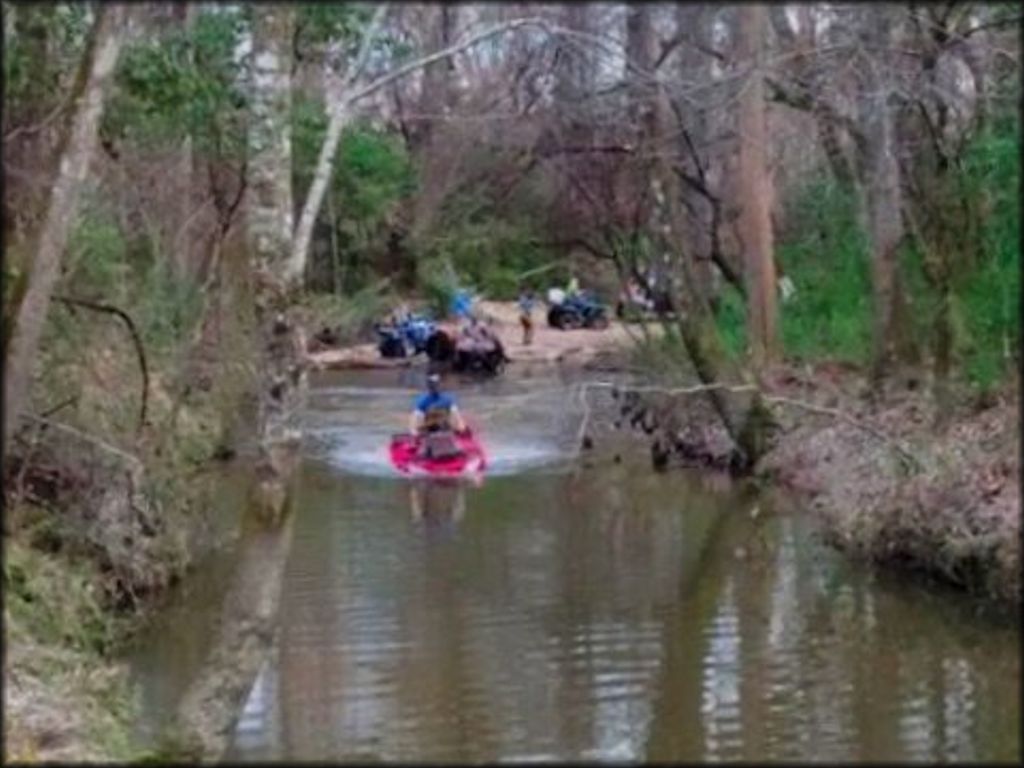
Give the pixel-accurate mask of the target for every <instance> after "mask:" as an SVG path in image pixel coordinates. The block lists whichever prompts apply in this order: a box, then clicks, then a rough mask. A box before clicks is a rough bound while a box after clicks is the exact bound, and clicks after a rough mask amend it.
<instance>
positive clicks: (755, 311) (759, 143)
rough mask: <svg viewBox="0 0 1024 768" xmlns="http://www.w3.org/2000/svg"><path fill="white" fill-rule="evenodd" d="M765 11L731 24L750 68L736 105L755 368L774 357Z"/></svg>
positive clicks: (747, 11)
mask: <svg viewBox="0 0 1024 768" xmlns="http://www.w3.org/2000/svg"><path fill="white" fill-rule="evenodd" d="M766 15H767V11H766V9H765V8H764V6H762V5H756V4H751V5H745V6H743V7H742V8H741V9H740V12H739V21H738V24H737V31H738V33H739V34H738V36H737V49H738V50H737V54H738V56H739V57H740V58H741V59H742V60H743V61H744V62H745V63H747V64H748V65H749V66H750V74H749V78H748V80H747V82H746V83H745V84H744V85H743V90H742V92H741V95H740V103H739V133H740V146H739V155H740V156H739V189H738V191H739V196H740V220H739V231H740V239H741V241H742V246H743V252H744V273H745V276H746V282H747V338H748V343H749V345H750V349H751V354H752V357H753V363H754V365H755V367H761V366H762V365H764V364H766V363H770V362H772V361H773V360H774V359H775V357H776V356H777V353H778V332H777V329H776V301H775V256H774V249H773V238H772V220H771V197H772V190H771V177H770V175H769V171H768V168H767V157H766V155H767V151H766V145H767V140H768V135H767V131H766V130H765V104H764V81H763V71H762V67H763V63H764V62H763V59H764V33H765V17H766Z"/></svg>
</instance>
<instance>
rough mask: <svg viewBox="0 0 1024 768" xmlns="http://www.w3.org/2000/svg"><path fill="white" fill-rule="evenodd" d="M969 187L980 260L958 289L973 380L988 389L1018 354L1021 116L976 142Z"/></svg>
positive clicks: (967, 365)
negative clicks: (977, 211)
mask: <svg viewBox="0 0 1024 768" xmlns="http://www.w3.org/2000/svg"><path fill="white" fill-rule="evenodd" d="M965 177H966V178H965V188H966V190H967V191H968V194H971V195H973V196H975V197H976V199H978V200H980V201H981V208H982V211H983V220H982V226H981V262H980V264H978V265H977V267H976V268H975V269H973V270H971V272H970V273H969V274H968V275H966V276H965V277H964V278H963V279H962V280H961V281H959V283H958V285H957V291H956V292H957V297H958V299H959V301H960V304H961V313H960V315H961V318H962V326H963V332H964V337H965V339H964V345H963V349H962V355H963V358H964V359H963V364H964V368H965V372H966V373H967V376H968V377H969V379H970V380H971V381H972V382H974V383H975V384H977V385H978V386H981V387H988V386H991V385H992V384H994V383H995V382H996V381H997V380H998V379H999V378H1001V377H1002V376H1003V375H1004V374H1005V373H1006V372H1007V371H1008V370H1009V369H1011V368H1015V367H1016V365H1017V361H1018V360H1019V350H1020V293H1021V284H1020V242H1021V240H1020V129H1019V116H1018V115H1016V113H1014V115H1013V116H1012V118H1011V119H1006V120H1002V121H996V122H995V123H994V124H993V126H992V129H991V130H990V131H989V132H988V133H986V134H985V135H983V136H980V137H979V138H978V139H977V140H975V141H974V142H973V144H972V145H971V147H970V148H969V150H968V152H967V157H966V163H965Z"/></svg>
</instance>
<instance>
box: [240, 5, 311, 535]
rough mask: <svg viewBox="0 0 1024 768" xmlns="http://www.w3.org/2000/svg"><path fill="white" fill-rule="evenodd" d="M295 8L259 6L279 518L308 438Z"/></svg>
mask: <svg viewBox="0 0 1024 768" xmlns="http://www.w3.org/2000/svg"><path fill="white" fill-rule="evenodd" d="M294 14H295V9H294V7H293V6H291V5H287V4H281V5H266V6H259V7H257V8H254V13H253V28H252V53H253V57H252V58H253V72H252V84H251V94H250V97H251V98H250V114H249V136H248V144H249V199H248V207H247V216H248V222H247V224H248V237H249V250H250V253H251V255H252V259H253V262H254V273H255V275H256V285H255V292H256V293H255V302H256V313H257V318H258V322H259V327H260V338H261V344H262V351H261V355H262V357H261V361H260V364H261V369H262V370H261V381H260V393H259V439H260V460H259V463H258V467H257V476H258V486H257V491H258V493H257V496H256V498H255V499H254V501H255V503H256V504H257V506H258V508H259V509H260V510H261V511H262V512H263V513H264V515H265V516H266V517H268V518H270V519H272V520H276V519H278V518H279V517H280V516H281V515H282V513H283V512H284V511H285V507H286V504H287V502H288V496H289V489H290V481H291V478H292V475H293V471H294V468H295V466H296V464H297V460H298V452H299V446H300V442H301V438H302V433H301V430H300V428H299V417H300V410H301V407H302V403H303V400H304V395H305V386H306V371H305V366H304V352H305V350H304V344H303V341H302V335H301V328H300V326H299V325H298V323H297V322H296V320H295V319H294V318H293V317H290V316H289V312H288V310H289V308H290V306H291V304H292V299H293V297H294V291H295V289H296V288H297V287H298V286H299V284H300V281H301V276H302V273H301V272H299V273H297V274H296V273H291V272H289V271H288V260H289V257H290V255H291V251H292V234H293V224H292V222H293V208H292V205H293V203H292V167H291V75H292V38H293V33H294V25H295V18H294Z"/></svg>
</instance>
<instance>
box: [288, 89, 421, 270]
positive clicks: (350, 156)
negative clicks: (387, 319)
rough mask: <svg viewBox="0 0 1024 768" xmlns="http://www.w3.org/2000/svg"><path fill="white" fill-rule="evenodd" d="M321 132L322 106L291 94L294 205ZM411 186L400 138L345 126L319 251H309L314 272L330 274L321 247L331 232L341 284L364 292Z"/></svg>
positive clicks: (359, 126) (308, 175)
mask: <svg viewBox="0 0 1024 768" xmlns="http://www.w3.org/2000/svg"><path fill="white" fill-rule="evenodd" d="M326 132H327V115H326V112H325V109H324V104H323V102H322V101H320V100H317V99H311V98H308V97H303V96H300V95H296V97H295V99H294V100H293V104H292V158H293V161H292V169H293V181H294V184H295V190H296V193H297V197H298V199H299V200H302V197H303V196H304V195H305V194H306V192H307V190H308V189H309V187H310V185H311V184H312V181H313V174H314V172H315V169H316V161H317V158H318V156H319V153H320V147H321V145H322V143H323V140H324V136H325V134H326ZM414 187H415V174H414V173H413V167H412V163H411V161H410V159H409V156H408V154H407V153H406V151H405V147H404V146H403V145H402V142H401V141H400V139H399V138H397V137H395V136H392V135H389V134H387V133H385V132H383V131H381V130H378V129H376V128H373V127H371V126H370V125H367V124H358V123H357V124H353V125H350V126H348V127H347V128H346V129H345V130H344V131H343V132H342V136H341V141H340V142H339V146H338V151H337V156H336V158H335V162H334V165H333V168H332V176H331V182H330V187H329V190H328V197H327V199H326V200H325V201H324V204H323V206H322V207H321V209H320V218H319V222H320V225H321V229H320V233H319V235H318V239H319V244H320V247H316V245H315V246H314V249H313V257H312V258H313V261H314V270H316V271H318V272H320V273H321V274H323V273H325V272H328V273H332V272H333V269H334V266H333V265H332V264H329V263H328V264H324V260H325V257H328V256H329V254H330V251H329V249H328V248H326V247H324V245H325V244H327V243H329V242H330V241H331V238H332V233H331V228H332V227H333V228H334V232H333V243H334V244H336V247H337V248H338V251H339V253H338V258H339V261H340V262H341V263H342V264H344V265H346V269H345V279H344V280H343V281H342V282H343V283H344V284H345V286H346V287H347V288H349V289H359V288H362V287H365V286H366V285H367V284H368V282H369V281H370V280H371V279H372V277H373V275H372V272H371V269H370V265H371V263H372V261H373V257H375V256H380V255H382V254H383V253H384V252H385V251H386V250H387V247H388V243H387V238H388V236H389V235H390V232H391V229H392V220H393V218H394V215H395V213H396V211H397V210H398V206H399V204H400V202H401V201H402V200H403V199H405V198H406V197H407V196H408V195H409V193H410V192H411V191H412V190H413V189H414ZM332 215H333V220H332ZM325 241H327V242H326V243H325ZM332 247H334V246H332ZM328 284H329V285H333V284H334V282H333V281H331V282H328Z"/></svg>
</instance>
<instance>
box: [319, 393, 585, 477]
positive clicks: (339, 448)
mask: <svg viewBox="0 0 1024 768" xmlns="http://www.w3.org/2000/svg"><path fill="white" fill-rule="evenodd" d="M416 394H417V392H416V391H415V390H411V389H398V388H379V387H357V386H341V387H329V388H328V387H324V388H320V389H314V390H312V391H311V393H310V402H309V410H308V415H307V427H306V432H307V434H308V435H309V437H310V438H311V439H310V449H309V450H310V451H311V453H312V455H313V456H314V457H316V458H318V459H320V460H322V461H325V462H327V463H328V464H331V465H333V466H336V467H338V468H340V469H343V470H345V471H347V472H351V473H353V474H359V475H375V476H385V477H386V476H397V475H398V472H397V471H396V470H395V469H394V468H393V467H392V465H391V462H390V459H389V456H388V444H389V442H390V440H391V436H392V435H393V434H395V433H398V432H403V431H405V430H406V429H407V425H408V418H409V412H410V410H411V407H412V402H413V399H414V398H415V396H416ZM456 398H457V402H458V404H459V410H460V412H461V413H462V414H463V417H464V418H465V419H466V421H467V423H468V424H469V426H470V427H471V428H472V429H473V431H474V433H475V434H476V435H477V437H478V438H479V440H480V441H481V443H482V444H483V448H484V452H485V453H486V455H487V462H488V467H487V474H488V475H495V474H497V475H508V474H516V473H518V472H522V471H525V470H533V471H536V470H538V469H546V470H550V471H556V472H557V471H563V470H564V469H565V468H566V467H567V466H568V464H569V462H570V461H571V460H572V459H573V458H574V457H575V455H576V452H577V445H576V437H577V432H578V428H579V424H580V423H581V421H582V419H583V416H584V410H583V406H582V403H581V402H580V398H579V397H578V389H577V388H576V387H572V386H561V387H549V388H546V389H538V390H532V391H531V390H529V389H528V388H527V387H525V386H522V385H520V386H516V385H515V384H511V385H508V384H506V385H505V386H501V387H494V386H488V385H487V383H484V384H480V385H477V386H475V387H473V388H472V389H467V390H465V391H460V392H457V393H456Z"/></svg>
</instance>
